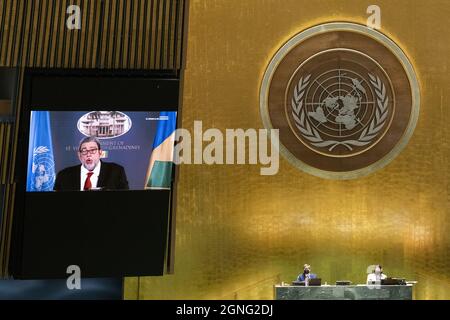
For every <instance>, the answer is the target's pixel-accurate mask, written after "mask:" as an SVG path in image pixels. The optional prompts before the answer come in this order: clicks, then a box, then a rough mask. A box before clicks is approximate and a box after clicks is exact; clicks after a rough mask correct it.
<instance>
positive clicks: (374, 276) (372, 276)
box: [367, 264, 387, 284]
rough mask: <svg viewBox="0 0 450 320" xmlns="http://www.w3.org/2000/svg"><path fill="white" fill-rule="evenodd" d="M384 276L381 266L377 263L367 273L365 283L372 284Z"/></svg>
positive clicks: (384, 277)
mask: <svg viewBox="0 0 450 320" xmlns="http://www.w3.org/2000/svg"><path fill="white" fill-rule="evenodd" d="M386 278H387V276H386V275H385V274H384V273H383V267H382V266H381V265H379V264H377V265H376V266H375V269H374V270H373V271H372V273H369V274H368V275H367V284H373V283H374V282H375V281H380V280H384V279H386Z"/></svg>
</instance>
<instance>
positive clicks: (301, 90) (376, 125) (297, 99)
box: [291, 73, 389, 151]
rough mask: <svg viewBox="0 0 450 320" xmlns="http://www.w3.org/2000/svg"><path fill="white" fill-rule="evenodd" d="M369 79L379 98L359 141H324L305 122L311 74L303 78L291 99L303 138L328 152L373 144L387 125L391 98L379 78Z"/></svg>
mask: <svg viewBox="0 0 450 320" xmlns="http://www.w3.org/2000/svg"><path fill="white" fill-rule="evenodd" d="M369 77H370V83H371V84H372V86H373V87H374V88H375V93H376V96H377V108H376V111H375V117H374V118H373V119H372V121H371V122H370V125H369V126H368V127H366V128H365V129H364V130H363V132H362V133H361V135H360V136H359V138H358V140H345V141H335V140H323V139H322V137H321V136H320V134H319V132H318V131H317V129H316V128H314V127H312V126H311V125H310V124H309V122H308V121H305V108H304V105H303V101H304V94H305V90H306V88H307V87H308V85H309V80H310V78H311V75H310V74H309V75H307V76H306V77H304V78H303V77H301V78H300V80H299V81H298V84H297V85H296V86H295V88H294V94H293V97H292V99H291V107H292V116H293V117H294V120H295V126H296V127H297V128H298V129H299V130H300V132H301V134H302V136H303V137H304V138H305V139H307V140H308V141H310V142H311V144H312V145H313V146H315V147H320V148H323V147H329V149H328V151H333V149H334V148H335V147H337V146H339V145H342V146H345V147H347V148H348V149H349V150H350V151H352V150H353V148H352V146H359V147H362V146H365V145H367V144H369V143H370V142H372V140H373V139H374V138H375V137H376V136H377V135H378V133H379V132H380V130H381V129H382V128H383V126H384V124H385V123H386V120H387V116H388V113H389V112H388V111H389V109H388V104H389V97H388V96H387V94H386V86H385V85H384V83H383V82H382V81H381V79H380V78H379V77H378V76H377V77H375V76H373V75H371V74H370V73H369Z"/></svg>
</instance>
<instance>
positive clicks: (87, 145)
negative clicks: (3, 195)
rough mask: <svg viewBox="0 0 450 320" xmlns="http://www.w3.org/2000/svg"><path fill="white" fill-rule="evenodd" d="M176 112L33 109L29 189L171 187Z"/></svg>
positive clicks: (67, 189)
mask: <svg viewBox="0 0 450 320" xmlns="http://www.w3.org/2000/svg"><path fill="white" fill-rule="evenodd" d="M176 116H177V113H176V112H175V111H159V112H150V111H149V112H144V111H136V112H134V111H131V112H128V111H123V112H122V111H89V110H86V111H31V117H30V133H29V147H28V169H27V184H26V191H28V192H46V191H87V190H89V191H93V190H143V189H152V188H170V185H171V177H172V170H173V146H174V140H175V129H176Z"/></svg>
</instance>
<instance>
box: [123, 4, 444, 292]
mask: <svg viewBox="0 0 450 320" xmlns="http://www.w3.org/2000/svg"><path fill="white" fill-rule="evenodd" d="M371 4H373V1H361V0H333V1H332V0H282V1H280V0H245V1H241V0H192V1H191V2H190V9H189V27H188V44H187V61H186V70H185V83H184V96H183V97H184V98H183V126H184V127H186V128H190V129H192V128H193V121H194V120H202V121H203V128H210V127H216V128H219V129H221V130H225V129H226V128H244V129H246V128H262V127H263V126H262V121H261V118H260V114H259V100H258V99H259V96H258V94H259V87H260V83H261V79H262V77H263V74H264V71H265V68H266V66H267V65H268V63H269V61H270V59H271V57H272V56H273V55H274V54H275V52H276V51H277V49H278V48H279V47H280V46H281V45H282V44H283V43H284V42H285V41H287V40H288V39H289V38H290V37H292V36H293V35H294V34H296V33H298V32H300V31H302V30H303V29H305V28H308V27H310V26H313V25H316V24H319V23H324V22H329V21H351V22H357V23H363V24H365V23H366V20H367V17H368V15H367V14H366V9H367V7H368V6H369V5H371ZM377 4H378V5H379V6H380V8H381V18H382V29H381V31H382V32H383V33H385V34H386V35H387V36H389V37H391V38H392V39H393V40H395V41H396V42H397V43H398V44H399V45H400V47H401V48H403V50H404V51H405V52H406V54H407V55H408V56H409V58H410V59H411V61H412V63H413V65H414V67H415V69H416V72H417V74H418V78H419V81H420V86H421V93H422V95H421V97H422V105H421V110H420V116H419V122H418V125H417V127H416V130H415V133H414V135H413V137H412V139H411V140H410V142H409V144H408V146H407V147H406V148H405V149H404V151H403V152H402V153H401V154H400V155H399V156H398V157H397V158H396V159H395V160H394V161H393V162H391V163H390V164H389V165H388V166H387V167H385V168H384V169H382V170H380V171H378V172H376V173H374V174H372V175H370V176H368V177H365V178H362V179H357V180H351V181H332V180H324V179H321V178H317V177H314V176H311V175H308V174H305V173H303V172H300V171H298V170H297V169H295V168H294V167H292V166H291V165H290V164H289V163H287V161H286V160H284V159H281V163H280V171H279V173H278V174H277V175H275V176H260V175H259V167H258V166H249V165H240V166H238V165H234V166H225V165H222V166H219V165H218V166H207V165H184V166H182V167H181V168H180V175H179V184H178V195H177V228H176V229H177V230H176V231H177V232H176V251H175V274H173V275H168V276H164V277H162V278H140V279H139V280H138V279H136V278H130V279H128V280H127V281H126V288H125V289H126V290H125V297H126V298H128V299H136V298H139V299H217V298H222V299H235V298H236V299H260V298H262V299H272V298H273V285H274V284H275V283H277V282H280V281H286V282H290V281H292V280H293V279H295V277H296V276H297V274H298V273H299V271H300V266H301V265H303V263H305V262H308V263H310V264H311V265H312V268H313V272H315V273H318V274H319V275H320V277H321V278H322V281H323V282H324V281H327V282H328V283H329V284H330V283H334V281H336V280H339V279H341V280H342V279H349V280H351V281H353V283H363V282H364V281H365V278H366V268H367V266H368V265H370V264H374V263H381V264H382V265H383V266H384V271H385V272H386V273H387V274H388V275H389V276H398V277H405V278H406V279H408V280H417V281H418V284H417V286H416V289H415V298H417V299H450V209H449V207H450V194H449V182H450V170H449V169H450V168H449V166H450V165H449V161H450V142H449V141H450V125H449V123H450V111H449V110H450V105H449V104H450V70H449V68H450V41H449V37H448V30H449V28H450V21H449V20H448V17H449V16H450V6H449V3H448V1H447V0H434V1H432V2H429V1H425V0H399V1H391V0H380V1H377Z"/></svg>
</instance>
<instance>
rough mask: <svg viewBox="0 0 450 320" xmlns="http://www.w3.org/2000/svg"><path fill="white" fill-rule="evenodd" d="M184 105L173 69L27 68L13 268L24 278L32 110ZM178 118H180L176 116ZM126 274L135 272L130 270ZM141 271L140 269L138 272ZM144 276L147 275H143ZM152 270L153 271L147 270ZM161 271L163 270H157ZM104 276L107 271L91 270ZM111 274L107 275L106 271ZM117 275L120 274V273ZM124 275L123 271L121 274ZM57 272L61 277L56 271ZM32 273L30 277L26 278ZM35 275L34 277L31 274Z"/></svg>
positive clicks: (142, 108) (172, 107) (168, 245)
mask: <svg viewBox="0 0 450 320" xmlns="http://www.w3.org/2000/svg"><path fill="white" fill-rule="evenodd" d="M179 105H180V79H179V75H178V74H177V73H176V72H174V71H173V70H162V71H135V70H99V69H36V68H26V69H25V70H24V78H23V87H22V108H21V112H20V115H17V118H16V121H17V123H18V125H19V128H18V137H17V141H18V143H17V152H16V170H15V177H14V182H15V184H16V194H15V201H14V223H13V241H12V244H11V256H10V265H9V269H10V271H11V273H12V275H13V276H15V277H16V278H21V270H23V265H22V264H23V260H24V259H23V245H24V243H23V239H24V222H25V198H26V179H27V163H28V145H29V141H28V140H29V129H30V115H31V111H34V110H36V111H37V110H47V111H83V110H94V109H95V110H102V109H103V110H112V111H115V110H117V111H177V112H179V109H180V108H179ZM177 123H179V119H178V117H177ZM175 171H176V167H175V170H174V171H173V175H172V186H171V190H172V192H171V196H170V201H169V204H168V206H169V224H168V226H169V228H168V229H169V230H168V232H167V242H166V244H165V246H166V248H165V250H166V256H165V259H171V257H172V255H173V253H172V252H169V251H170V249H171V248H172V245H171V243H172V241H174V239H173V238H174V234H172V232H170V229H171V228H172V224H173V223H174V221H173V220H172V210H173V207H174V205H173V201H174V198H173V194H174V193H175V192H176V191H175V188H176V181H175V180H176V177H177V174H176V172H175ZM126 275H127V276H132V275H133V274H130V273H129V272H128V273H127V274H126ZM134 275H135V276H139V274H134ZM142 275H145V274H142ZM147 275H149V274H147ZM158 275H160V274H158ZM91 276H92V277H103V276H105V274H98V275H95V274H93V275H91ZM108 276H109V275H108ZM117 276H119V275H118V274H117ZM123 276H125V274H124V275H123ZM57 277H59V276H57ZM28 278H29V277H28ZM31 278H32V277H31Z"/></svg>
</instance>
